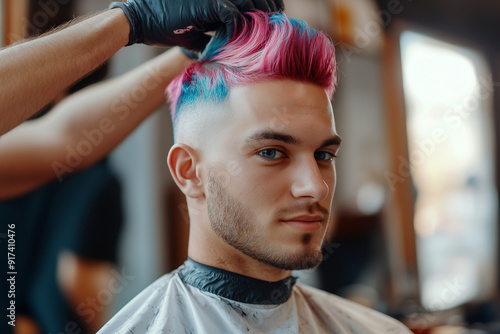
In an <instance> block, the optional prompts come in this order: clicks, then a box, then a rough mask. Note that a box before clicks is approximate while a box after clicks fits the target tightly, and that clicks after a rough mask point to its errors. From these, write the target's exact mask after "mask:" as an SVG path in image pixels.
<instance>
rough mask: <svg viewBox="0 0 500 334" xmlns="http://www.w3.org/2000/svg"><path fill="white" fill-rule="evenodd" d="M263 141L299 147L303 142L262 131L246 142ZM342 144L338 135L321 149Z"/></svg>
mask: <svg viewBox="0 0 500 334" xmlns="http://www.w3.org/2000/svg"><path fill="white" fill-rule="evenodd" d="M261 140H278V141H282V142H284V143H285V144H295V145H298V144H300V143H302V141H301V140H300V139H298V138H295V137H293V136H291V135H287V134H283V133H279V132H274V131H262V132H257V133H255V134H253V135H251V136H250V137H248V138H247V139H246V140H245V142H246V143H247V144H251V143H254V142H256V141H261ZM341 142H342V138H340V137H339V136H338V135H335V136H333V137H331V138H329V139H327V140H325V141H324V142H323V143H322V144H321V146H320V147H326V146H330V145H336V146H339V145H340V143H341Z"/></svg>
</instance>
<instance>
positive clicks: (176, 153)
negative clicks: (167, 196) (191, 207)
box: [167, 144, 204, 198]
mask: <svg viewBox="0 0 500 334" xmlns="http://www.w3.org/2000/svg"><path fill="white" fill-rule="evenodd" d="M197 157H198V155H197V153H196V151H195V150H194V149H193V148H192V147H190V146H188V145H185V144H175V145H174V146H172V148H171V149H170V152H169V153H168V158H167V163H168V168H169V169H170V173H171V174H172V177H173V178H174V181H175V183H176V184H177V186H178V187H179V188H180V189H181V191H182V192H183V193H184V195H186V196H187V197H191V198H199V197H201V196H204V190H203V182H202V180H201V179H200V178H199V176H198V175H197V172H196V167H197V164H198V163H199V161H198V158H197Z"/></svg>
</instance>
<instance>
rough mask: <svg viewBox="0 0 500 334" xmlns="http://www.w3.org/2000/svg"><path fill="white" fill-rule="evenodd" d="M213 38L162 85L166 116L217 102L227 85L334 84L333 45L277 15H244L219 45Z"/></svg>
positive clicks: (329, 87) (332, 88) (327, 87)
mask: <svg viewBox="0 0 500 334" xmlns="http://www.w3.org/2000/svg"><path fill="white" fill-rule="evenodd" d="M225 42H226V41H223V40H221V39H219V38H217V36H216V37H214V38H213V40H212V42H211V43H210V44H209V45H208V47H207V49H206V50H205V52H204V53H203V55H202V56H201V58H200V60H199V61H197V62H195V63H193V64H191V66H189V67H188V68H187V69H186V70H185V71H184V73H183V74H181V75H179V76H178V77H176V78H175V79H174V80H173V81H172V82H171V84H170V85H169V86H168V88H167V93H168V96H169V101H170V106H171V113H172V120H173V121H174V124H175V121H176V119H177V116H178V115H179V114H180V113H182V111H183V109H185V108H184V107H186V106H189V105H193V104H195V103H197V102H202V101H203V102H209V103H210V102H212V103H221V102H223V101H224V100H225V99H226V98H227V96H228V94H229V89H230V88H233V87H238V86H244V85H248V84H252V83H256V82H261V81H265V80H272V79H290V80H296V81H302V82H310V83H314V84H317V85H320V86H321V87H323V88H324V89H325V91H326V92H327V93H328V95H329V96H330V97H332V96H333V93H334V92H335V86H336V83H337V76H336V60H335V47H334V45H333V43H332V41H331V40H330V38H329V37H327V36H326V35H325V34H324V33H322V32H320V31H318V30H315V29H312V28H310V27H309V26H308V25H307V23H306V22H304V21H301V20H298V19H293V18H289V17H287V16H286V15H285V14H283V13H273V14H269V15H268V14H266V13H264V12H261V11H255V12H250V13H246V14H245V15H244V16H243V18H242V20H240V21H239V22H238V26H237V28H236V32H235V34H234V36H233V37H232V38H231V39H230V41H229V42H227V43H225Z"/></svg>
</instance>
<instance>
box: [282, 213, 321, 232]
mask: <svg viewBox="0 0 500 334" xmlns="http://www.w3.org/2000/svg"><path fill="white" fill-rule="evenodd" d="M324 220H325V217H324V216H319V215H316V216H310V215H303V216H296V217H292V218H289V219H282V220H281V221H282V222H283V223H285V224H287V225H289V226H291V227H294V228H296V229H298V230H300V231H303V232H314V231H316V230H318V229H319V228H320V226H321V223H322V222H323V221H324Z"/></svg>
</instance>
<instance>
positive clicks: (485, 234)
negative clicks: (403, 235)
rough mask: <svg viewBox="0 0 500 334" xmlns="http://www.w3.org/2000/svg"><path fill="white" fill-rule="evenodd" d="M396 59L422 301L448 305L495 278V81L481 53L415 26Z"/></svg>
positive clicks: (485, 288) (477, 293) (481, 292)
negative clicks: (398, 60) (403, 107)
mask: <svg viewBox="0 0 500 334" xmlns="http://www.w3.org/2000/svg"><path fill="white" fill-rule="evenodd" d="M401 59H402V68H403V85H404V96H405V103H406V112H407V114H406V120H407V122H406V126H407V132H408V149H409V157H408V164H409V166H410V170H411V175H412V181H413V185H414V187H415V195H416V196H415V198H416V201H415V216H414V228H415V234H416V237H417V240H416V246H417V257H418V270H419V280H420V293H421V302H422V305H423V306H424V307H425V308H427V309H429V310H442V309H448V308H451V307H454V306H457V305H460V304H463V303H465V302H467V301H470V300H477V299H480V298H482V297H488V295H490V296H491V294H492V293H493V292H492V291H493V289H494V285H495V279H496V277H495V275H496V267H497V264H496V261H495V254H496V235H497V232H496V224H497V222H496V220H497V204H496V203H497V201H496V189H495V180H494V159H493V157H494V155H493V144H494V139H493V136H492V135H493V130H492V124H493V122H492V112H491V103H492V102H491V101H492V93H493V88H492V87H493V86H492V82H491V76H490V75H489V70H488V69H487V66H486V63H485V61H484V60H483V59H482V58H481V56H480V54H478V53H477V52H474V51H473V50H471V49H467V48H463V47H459V46H457V45H454V44H449V43H446V42H443V41H440V40H437V39H434V38H431V37H428V36H426V35H422V34H419V33H416V32H411V31H406V32H403V33H402V35H401Z"/></svg>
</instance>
